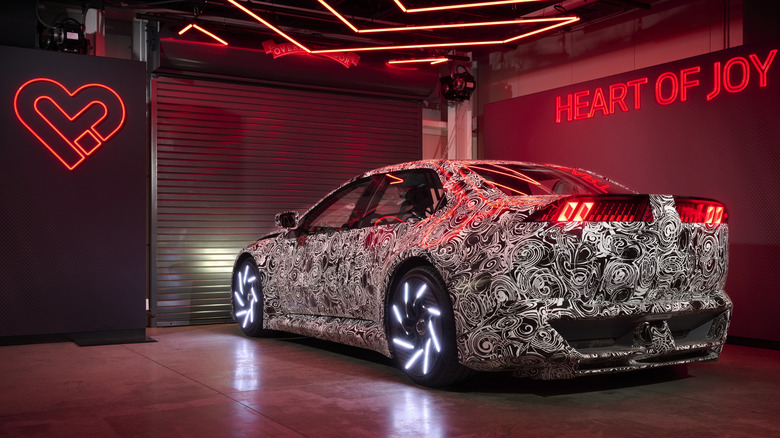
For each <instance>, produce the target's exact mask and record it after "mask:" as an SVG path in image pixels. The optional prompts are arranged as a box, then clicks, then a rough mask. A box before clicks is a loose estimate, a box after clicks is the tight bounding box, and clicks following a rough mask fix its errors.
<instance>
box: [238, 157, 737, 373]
mask: <svg viewBox="0 0 780 438" xmlns="http://www.w3.org/2000/svg"><path fill="white" fill-rule="evenodd" d="M467 164H472V162H465V163H464V162H452V161H423V162H415V163H407V164H403V165H397V166H391V167H387V168H383V169H378V170H375V171H372V172H368V173H366V174H364V175H362V176H361V177H366V176H370V175H375V174H381V173H390V172H398V171H403V170H407V169H412V168H415V169H416V168H425V169H433V170H435V171H436V172H437V174H438V175H439V177H440V179H441V180H442V184H443V187H444V191H445V193H446V197H447V203H446V207H445V208H442V209H440V210H439V211H437V212H436V213H435V214H433V215H432V216H430V217H428V218H426V219H424V220H420V221H416V222H415V221H410V222H406V223H397V224H392V225H378V226H373V227H365V228H358V229H348V230H344V231H339V232H332V233H320V234H312V235H308V236H303V238H302V237H301V236H297V237H296V236H294V232H293V231H288V230H284V231H281V232H278V233H275V234H273V235H270V236H267V237H266V238H263V239H261V240H259V241H257V242H255V243H253V244H251V245H249V246H248V247H246V248H244V249H243V250H242V252H241V254H240V255H239V259H241V258H242V257H244V256H245V255H247V254H248V255H250V256H251V257H252V258H253V259H254V261H255V263H256V264H257V266H258V268H259V272H260V281H261V283H262V288H263V295H264V306H263V308H264V318H265V319H264V327H265V328H268V329H278V330H284V331H290V332H295V333H300V334H304V335H308V336H314V337H318V338H322V339H327V340H331V341H336V342H340V343H344V344H349V345H355V346H359V347H363V348H368V349H372V350H375V351H378V352H380V353H382V354H385V355H388V356H392V354H393V350H392V346H391V344H390V343H389V342H388V335H387V329H386V321H385V315H386V314H387V312H386V309H385V307H386V305H387V300H388V297H387V296H388V293H389V291H390V289H391V287H392V284H393V280H394V279H395V278H397V276H398V275H399V274H400V273H401V272H402V271H403V270H404V269H407V268H408V267H409V266H411V265H414V264H422V263H424V264H427V265H430V266H432V267H433V268H435V269H436V270H437V271H438V272H439V273H440V275H441V278H442V279H443V280H444V283H445V285H446V287H447V290H448V292H449V296H450V299H451V302H452V308H453V312H454V315H455V325H456V344H457V348H458V358H459V361H460V362H461V363H462V364H464V365H465V366H467V367H469V368H472V369H477V370H512V371H515V372H516V373H518V374H520V375H525V376H530V377H534V378H540V379H554V378H568V377H572V376H575V375H580V374H587V373H597V372H598V373H602V372H613V371H623V370H629V369H637V368H644V367H653V366H659V365H669V364H674V363H687V362H694V361H707V360H714V359H717V357H718V355H719V353H720V349H721V347H722V345H723V343H724V342H725V337H726V330H727V327H728V323H729V318H730V312H731V302H730V300H729V298H728V296H727V295H726V293H725V291H724V284H725V281H726V273H727V265H728V225H726V224H718V225H707V224H701V223H681V221H680V217H679V215H678V213H677V211H676V210H675V199H674V198H673V197H672V196H667V195H649V202H650V207H651V209H652V214H653V220H652V221H649V222H567V223H555V222H527V221H525V220H526V219H527V218H528V217H529V215H531V214H532V213H534V212H536V211H537V210H539V209H540V208H542V207H544V206H546V205H548V204H550V203H551V202H553V201H555V200H557V199H559V198H560V196H558V197H556V196H553V195H549V196H522V197H508V196H505V195H504V194H503V193H501V192H499V191H498V190H497V189H495V187H490V186H487V185H486V184H485V182H484V181H482V180H480V179H479V177H477V176H476V175H474V174H472V173H470V172H468V171H467V170H465V166H466V165H467ZM304 217H305V215H304ZM302 239H304V241H302Z"/></svg>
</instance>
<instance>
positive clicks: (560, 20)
mask: <svg viewBox="0 0 780 438" xmlns="http://www.w3.org/2000/svg"><path fill="white" fill-rule="evenodd" d="M228 1H229V2H230V3H232V4H233V5H234V6H236V7H238V8H239V9H241V10H242V11H244V12H246V13H247V14H248V15H249V16H251V17H252V18H254V19H256V20H257V21H259V22H260V23H262V24H263V25H265V26H266V27H268V28H269V29H271V30H273V31H274V32H276V33H277V34H279V35H280V36H282V37H283V38H285V39H286V40H288V41H290V42H291V43H293V44H295V45H296V46H298V47H300V48H301V49H303V50H305V51H306V52H307V53H315V54H316V53H336V52H345V51H350V52H363V51H381V50H400V49H424V48H440V47H463V46H477V45H497V44H507V43H510V42H513V41H517V40H520V39H523V38H527V37H530V36H532V35H537V34H539V33H542V32H546V31H549V30H552V29H555V28H558V27H562V26H566V25H569V24H572V23H575V22H577V21H579V20H580V18H579V17H576V16H566V17H547V18H528V19H522V18H521V19H516V20H505V21H482V22H474V23H452V24H433V25H426V26H404V27H387V28H373V29H359V28H358V27H357V26H355V25H354V24H352V22H350V21H349V20H347V19H346V17H344V16H343V15H342V14H340V13H339V12H338V11H337V10H336V9H334V8H333V7H332V6H330V4H328V3H327V2H326V1H325V0H317V1H319V3H320V4H321V5H323V6H324V7H325V8H326V9H327V10H328V11H330V13H331V14H333V15H334V16H335V17H336V18H338V19H339V20H340V21H341V22H342V23H344V24H345V25H346V26H347V27H349V28H350V29H351V30H352V31H353V32H355V33H360V34H365V33H378V32H408V31H417V30H436V29H454V28H473V27H484V26H507V25H518V26H519V25H526V24H539V23H550V24H549V25H547V26H544V27H542V28H539V29H536V30H534V31H530V32H525V33H522V34H520V35H516V36H513V37H511V38H507V39H503V40H481V41H465V42H450V43H429V44H409V45H389V46H368V47H341V48H338V49H323V50H313V49H309V48H308V47H306V46H304V45H303V44H301V43H300V42H298V41H296V40H295V39H293V38H292V37H290V36H289V35H287V34H286V33H284V32H282V31H281V30H279V29H278V28H276V27H274V26H273V25H271V24H270V23H268V22H267V21H266V20H264V19H262V18H261V17H259V16H258V15H257V14H255V13H254V12H252V11H250V10H249V9H247V8H245V7H243V6H241V5H240V4H238V2H237V0H228ZM394 1H395V3H396V4H397V5H398V6H399V7H400V8H401V10H402V11H404V12H422V11H430V10H443V9H460V8H471V7H483V6H494V5H500V4H512V3H523V2H529V1H540V0H505V1H493V2H481V3H468V4H461V5H450V6H439V7H436V8H418V9H408V8H406V7H405V6H404V5H403V4H402V3H401V2H400V1H398V0H394Z"/></svg>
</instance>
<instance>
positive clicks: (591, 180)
mask: <svg viewBox="0 0 780 438" xmlns="http://www.w3.org/2000/svg"><path fill="white" fill-rule="evenodd" d="M465 167H466V169H468V170H470V171H472V172H474V173H476V174H478V175H479V176H480V177H481V178H482V179H483V180H485V182H486V183H487V184H488V185H490V186H492V187H495V188H497V189H499V190H501V191H502V192H504V194H506V195H508V196H528V195H530V196H536V195H595V194H600V193H611V194H629V193H634V192H633V191H632V190H630V189H628V188H626V187H625V186H623V185H621V184H618V183H616V182H614V181H610V180H608V179H606V178H604V177H602V176H600V175H597V174H594V173H591V172H588V171H585V170H581V169H573V168H569V167H560V166H530V165H520V164H494V163H491V164H481V163H475V164H470V165H468V166H465Z"/></svg>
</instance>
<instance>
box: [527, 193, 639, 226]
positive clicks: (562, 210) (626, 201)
mask: <svg viewBox="0 0 780 438" xmlns="http://www.w3.org/2000/svg"><path fill="white" fill-rule="evenodd" d="M652 220H653V213H652V211H651V209H650V203H649V198H648V197H647V196H606V197H603V196H602V197H593V196H573V197H569V198H565V199H562V200H559V201H557V202H554V203H553V204H551V205H549V206H547V207H545V208H543V209H541V210H539V211H538V212H536V213H534V214H532V215H531V216H530V217H529V218H528V221H531V222H651V221H652Z"/></svg>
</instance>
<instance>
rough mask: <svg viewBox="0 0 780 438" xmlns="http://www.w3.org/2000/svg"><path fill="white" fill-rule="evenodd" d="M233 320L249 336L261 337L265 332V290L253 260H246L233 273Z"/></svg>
mask: <svg viewBox="0 0 780 438" xmlns="http://www.w3.org/2000/svg"><path fill="white" fill-rule="evenodd" d="M232 302H233V318H234V319H235V320H236V321H237V322H238V325H239V326H240V327H241V330H242V331H243V332H244V333H245V334H246V335H248V336H261V335H263V333H264V330H263V289H262V284H261V283H260V275H259V273H258V271H257V266H255V263H254V261H253V260H252V259H251V258H246V259H244V260H243V261H242V262H241V263H240V264H239V265H238V267H237V268H236V269H235V271H234V272H233V293H232Z"/></svg>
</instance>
